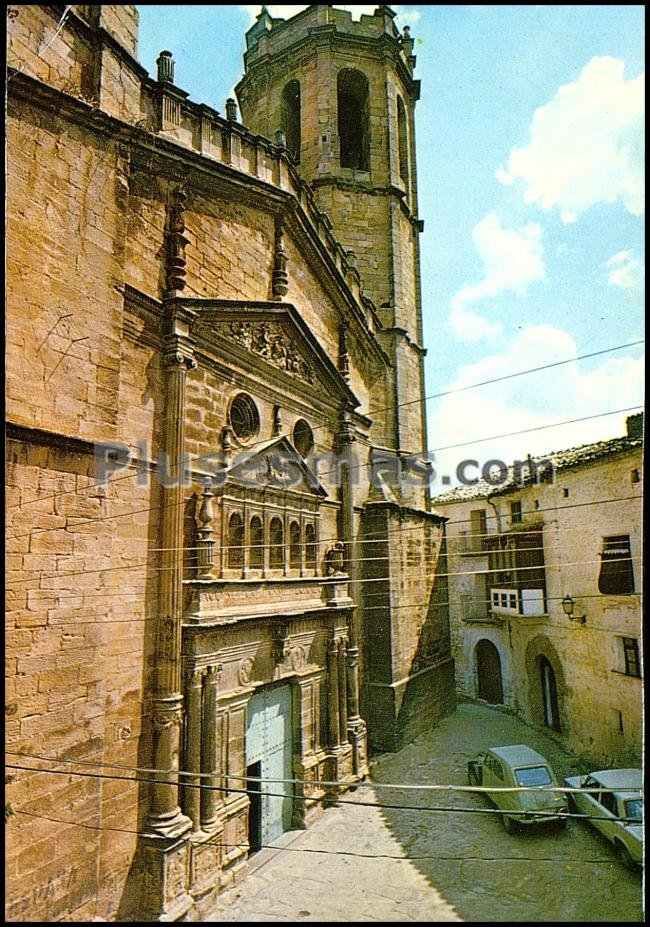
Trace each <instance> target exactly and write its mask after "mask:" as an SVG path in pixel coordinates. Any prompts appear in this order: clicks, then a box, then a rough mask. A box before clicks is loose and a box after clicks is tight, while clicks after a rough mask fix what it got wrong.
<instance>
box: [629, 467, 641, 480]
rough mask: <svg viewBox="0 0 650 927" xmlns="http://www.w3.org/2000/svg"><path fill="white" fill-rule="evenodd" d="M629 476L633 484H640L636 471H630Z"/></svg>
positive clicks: (639, 476) (638, 474)
mask: <svg viewBox="0 0 650 927" xmlns="http://www.w3.org/2000/svg"><path fill="white" fill-rule="evenodd" d="M631 476H632V482H633V483H640V482H641V473H640V472H639V471H638V470H637V469H634V470H632V474H631Z"/></svg>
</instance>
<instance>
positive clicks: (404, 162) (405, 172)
mask: <svg viewBox="0 0 650 927" xmlns="http://www.w3.org/2000/svg"><path fill="white" fill-rule="evenodd" d="M397 144H398V148H399V152H398V154H399V175H400V177H401V178H402V180H403V181H404V184H405V185H406V186H407V187H408V182H409V150H408V135H407V130H406V109H405V108H404V101H403V100H402V98H401V97H398V98H397Z"/></svg>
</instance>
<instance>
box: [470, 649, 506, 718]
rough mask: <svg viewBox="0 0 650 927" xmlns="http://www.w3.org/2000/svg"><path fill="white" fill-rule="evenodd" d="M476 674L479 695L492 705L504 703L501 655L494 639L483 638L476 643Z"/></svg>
mask: <svg viewBox="0 0 650 927" xmlns="http://www.w3.org/2000/svg"><path fill="white" fill-rule="evenodd" d="M476 675H477V679H478V697H479V698H481V699H484V701H486V702H490V704H492V705H503V679H502V676H501V657H500V656H499V651H498V650H497V648H496V647H495V646H494V644H493V643H492V641H488V640H481V641H479V642H478V644H477V645H476Z"/></svg>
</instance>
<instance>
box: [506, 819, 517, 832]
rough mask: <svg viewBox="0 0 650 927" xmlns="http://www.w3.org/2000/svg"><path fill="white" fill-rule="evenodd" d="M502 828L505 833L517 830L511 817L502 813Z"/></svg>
mask: <svg viewBox="0 0 650 927" xmlns="http://www.w3.org/2000/svg"><path fill="white" fill-rule="evenodd" d="M503 829H504V830H505V832H506V834H514V833H515V831H516V830H517V825H516V824H515V822H514V821H513V820H512V818H509V817H508V815H507V814H504V815H503Z"/></svg>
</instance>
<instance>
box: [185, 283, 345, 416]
mask: <svg viewBox="0 0 650 927" xmlns="http://www.w3.org/2000/svg"><path fill="white" fill-rule="evenodd" d="M182 302H183V304H187V306H188V307H189V308H191V309H192V310H193V311H194V312H195V313H196V315H195V319H194V321H193V323H192V332H193V334H194V335H196V336H197V337H199V338H200V339H201V340H203V341H204V342H205V343H207V344H211V345H214V346H215V347H217V348H219V347H220V348H221V349H222V350H223V349H224V348H226V349H227V351H228V354H229V356H235V357H236V356H237V355H240V356H241V358H242V360H243V359H244V358H246V360H247V362H248V364H249V365H250V366H254V367H258V368H259V369H260V370H263V371H266V372H267V373H268V375H269V376H271V377H274V376H280V377H282V378H289V379H290V380H293V381H294V382H295V383H296V385H298V386H300V388H301V389H307V390H308V389H310V388H313V389H314V390H316V391H317V392H318V393H319V395H321V396H329V397H331V398H332V399H334V400H338V401H339V402H343V403H345V405H346V406H347V407H348V408H357V407H358V406H359V405H360V402H359V400H358V399H357V398H356V396H355V395H354V393H353V392H352V390H351V389H350V387H349V386H348V384H347V383H346V381H345V379H344V378H343V377H342V376H341V373H340V371H339V370H338V368H337V367H336V365H335V364H334V363H333V362H332V360H331V358H330V357H329V355H328V354H327V352H326V351H325V350H324V349H323V347H322V345H321V344H320V343H319V341H318V338H317V337H316V336H315V335H314V333H313V332H312V331H311V329H310V328H309V326H308V325H306V323H305V322H304V321H303V319H302V317H301V315H300V313H299V312H298V310H297V309H296V308H295V306H292V305H291V304H290V303H275V302H241V301H238V300H215V299H183V300H182Z"/></svg>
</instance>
